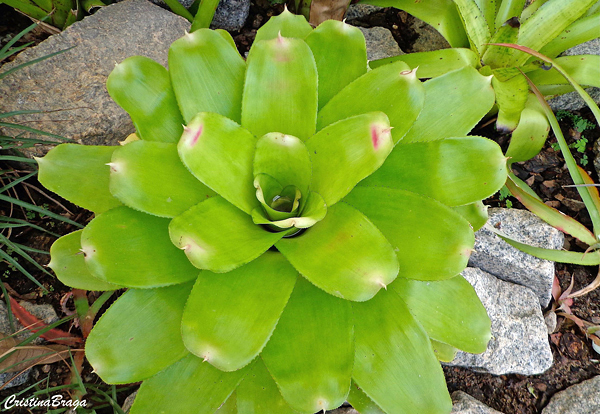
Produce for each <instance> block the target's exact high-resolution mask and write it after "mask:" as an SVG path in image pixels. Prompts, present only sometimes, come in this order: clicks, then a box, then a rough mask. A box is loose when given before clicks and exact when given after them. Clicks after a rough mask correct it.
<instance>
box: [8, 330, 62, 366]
mask: <svg viewBox="0 0 600 414" xmlns="http://www.w3.org/2000/svg"><path fill="white" fill-rule="evenodd" d="M68 352H69V347H67V346H64V345H24V346H19V347H18V346H17V341H16V340H15V338H13V337H12V336H6V335H4V334H3V333H0V357H4V356H5V355H8V358H6V359H5V360H4V361H2V362H0V372H19V371H23V370H24V369H27V368H30V367H32V366H34V365H37V364H51V363H53V362H57V361H62V360H64V359H65V356H67V355H68Z"/></svg>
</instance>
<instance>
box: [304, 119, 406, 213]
mask: <svg viewBox="0 0 600 414" xmlns="http://www.w3.org/2000/svg"><path fill="white" fill-rule="evenodd" d="M390 131H391V129H390V123H389V120H388V117H387V116H386V115H385V114H384V113H382V112H371V113H368V114H364V115H358V116H353V117H351V118H347V119H344V120H343V121H339V122H336V123H334V124H331V125H329V126H327V127H325V128H323V129H322V130H320V131H319V132H318V133H317V134H315V135H314V136H313V137H311V138H310V139H309V140H308V141H306V146H307V148H308V150H309V152H310V157H311V159H312V177H313V178H312V183H311V186H310V187H311V190H314V191H316V192H317V193H319V194H320V195H321V196H322V197H323V199H324V200H325V203H327V205H328V206H330V207H331V206H332V205H334V204H335V203H337V202H338V200H340V199H341V198H343V197H344V196H345V195H346V194H348V192H350V191H351V190H352V188H354V186H355V185H356V184H357V183H358V182H359V181H361V180H362V179H364V178H365V177H368V176H369V175H370V174H372V173H373V172H374V171H376V170H377V169H378V168H379V167H380V166H381V165H382V164H383V162H384V161H385V159H386V157H387V156H388V155H389V154H390V152H391V151H392V149H393V148H394V143H393V141H392V134H391V132H390Z"/></svg>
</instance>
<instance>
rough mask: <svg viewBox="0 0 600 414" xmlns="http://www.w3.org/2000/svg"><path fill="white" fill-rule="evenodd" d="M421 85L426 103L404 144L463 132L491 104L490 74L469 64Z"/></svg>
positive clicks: (470, 128)
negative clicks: (480, 72) (423, 88)
mask: <svg viewBox="0 0 600 414" xmlns="http://www.w3.org/2000/svg"><path fill="white" fill-rule="evenodd" d="M424 85H425V106H424V107H423V111H421V114H420V115H419V118H418V119H417V121H416V122H415V123H414V125H413V127H412V128H411V130H410V131H408V134H406V136H405V137H404V139H403V141H402V143H403V144H405V143H409V142H422V141H434V140H437V139H442V138H446V137H451V136H462V135H466V134H468V133H469V132H470V131H471V130H472V129H473V127H474V126H475V125H477V123H478V122H479V121H480V120H481V118H483V117H484V116H485V115H486V114H487V113H488V112H489V110H490V109H492V106H493V105H494V99H495V95H494V90H493V89H492V85H491V76H482V75H480V74H479V72H477V70H475V69H474V68H472V67H465V68H462V69H459V70H456V71H454V72H450V73H447V74H445V75H442V76H439V77H437V78H434V79H431V80H429V81H427V82H425V84H424ZM456 102H460V105H457V104H456ZM390 121H391V118H390ZM392 126H394V124H393V123H392ZM392 133H393V132H392Z"/></svg>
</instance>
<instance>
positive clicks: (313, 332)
mask: <svg viewBox="0 0 600 414" xmlns="http://www.w3.org/2000/svg"><path fill="white" fill-rule="evenodd" d="M299 327H301V328H299ZM353 357H354V349H353V327H352V308H351V306H350V302H348V301H346V300H343V299H339V298H336V297H333V296H331V295H329V294H327V293H325V292H323V291H322V290H320V289H318V288H316V287H315V286H313V285H312V284H311V283H310V282H308V281H306V280H305V279H303V278H300V279H298V282H297V283H296V287H295V288H294V291H293V292H292V296H291V297H290V300H289V303H288V305H287V306H286V308H285V310H284V311H283V314H282V315H281V319H280V320H279V323H278V324H277V328H276V329H275V332H273V336H272V337H271V339H270V340H269V343H268V344H267V346H266V347H265V349H264V351H263V353H262V358H263V361H264V362H265V365H266V366H267V368H268V369H269V372H270V373H271V375H273V378H274V379H275V382H276V383H277V385H278V386H279V389H280V390H281V394H282V395H283V398H284V399H285V400H286V401H287V402H288V404H289V405H290V406H291V407H292V408H293V409H295V410H298V411H301V412H307V413H314V412H317V411H322V410H331V409H334V408H337V407H338V406H340V405H341V404H342V403H343V402H344V401H345V400H346V396H347V395H348V390H349V388H350V377H351V375H352V363H353Z"/></svg>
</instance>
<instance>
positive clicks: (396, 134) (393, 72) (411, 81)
mask: <svg viewBox="0 0 600 414" xmlns="http://www.w3.org/2000/svg"><path fill="white" fill-rule="evenodd" d="M424 98H425V93H424V89H423V85H422V84H421V82H420V81H419V79H418V78H417V76H416V73H415V71H414V70H410V68H409V67H408V65H407V64H406V63H404V62H394V63H391V64H389V65H384V66H381V67H379V68H377V69H374V70H372V71H370V72H367V73H366V74H364V75H363V76H361V77H360V78H358V79H356V80H355V81H354V82H352V83H351V84H349V85H348V86H346V87H345V88H344V89H342V90H341V91H340V92H339V93H338V94H337V95H335V96H334V97H333V98H332V99H331V100H330V101H329V102H328V103H327V105H325V106H324V107H323V109H321V111H319V116H318V118H317V130H321V129H323V128H324V127H326V126H328V125H330V124H333V123H334V122H337V121H340V120H342V119H345V118H348V117H351V116H355V115H362V114H364V113H367V112H374V111H381V112H383V113H384V114H386V115H387V116H388V118H389V120H390V125H391V126H392V127H394V129H393V130H392V137H393V139H394V143H396V142H398V141H399V140H400V139H401V138H402V137H403V136H404V135H405V134H406V132H407V131H408V130H409V129H410V128H411V126H412V125H413V123H414V122H415V120H416V119H417V117H418V116H419V113H420V112H421V109H422V108H423V102H424Z"/></svg>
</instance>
